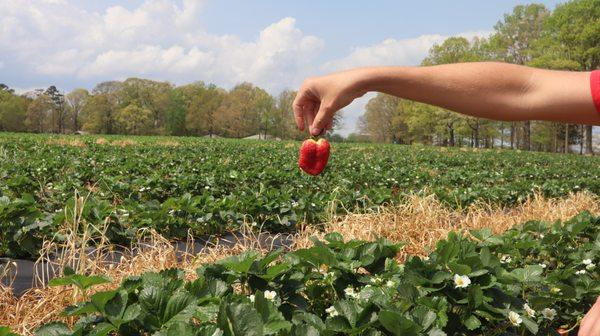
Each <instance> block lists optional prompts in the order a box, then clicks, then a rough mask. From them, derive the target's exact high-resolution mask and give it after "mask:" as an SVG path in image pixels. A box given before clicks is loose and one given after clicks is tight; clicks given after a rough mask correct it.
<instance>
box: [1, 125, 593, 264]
mask: <svg viewBox="0 0 600 336" xmlns="http://www.w3.org/2000/svg"><path fill="white" fill-rule="evenodd" d="M106 138H107V139H108V140H107V142H108V143H109V144H98V143H96V140H97V138H95V137H79V138H77V139H78V140H80V142H81V143H84V144H85V146H83V147H81V146H77V147H76V146H68V145H57V144H56V143H55V142H49V140H51V139H52V137H50V136H46V135H30V134H29V135H23V134H18V135H16V134H2V135H0V152H1V153H4V155H5V157H6V158H7V159H5V160H2V161H0V182H1V183H0V256H9V257H20V258H24V257H35V256H36V254H37V251H38V250H39V247H40V243H41V241H42V240H43V239H44V238H47V237H51V236H53V235H54V233H56V231H57V227H58V226H59V225H60V224H62V223H64V221H65V210H66V212H69V211H70V210H69V207H70V206H71V205H70V204H73V203H74V192H75V191H78V192H79V193H80V195H84V196H86V203H85V205H84V206H85V213H84V216H83V219H84V220H85V221H86V222H88V223H90V224H93V225H94V226H96V227H100V226H102V225H104V224H105V222H106V223H107V224H108V225H109V230H108V232H107V235H108V236H109V238H110V239H111V241H113V242H115V243H127V240H128V239H130V238H131V237H132V235H133V233H134V232H136V231H137V229H139V228H143V227H153V228H155V229H156V230H157V231H158V232H160V233H161V234H163V235H164V236H166V237H170V238H173V239H177V238H185V237H186V236H187V232H188V230H191V232H192V234H194V235H204V234H213V233H217V234H218V233H222V232H224V231H227V230H231V229H233V230H235V229H237V228H239V227H240V225H241V224H242V223H243V222H244V220H246V221H248V222H250V223H251V224H254V225H255V226H256V227H257V228H262V229H263V230H268V231H273V232H282V231H290V230H294V228H295V227H296V226H298V225H300V224H302V223H308V224H313V223H319V222H322V221H324V220H326V218H327V217H326V216H327V208H328V206H329V205H330V204H331V202H333V201H335V203H336V204H338V205H339V206H338V207H337V209H338V210H339V211H346V209H347V210H350V211H355V210H365V209H370V208H373V207H376V206H379V205H381V204H394V203H400V202H402V201H403V200H404V198H405V197H406V196H407V195H409V194H411V193H419V192H426V193H427V194H435V195H436V196H437V197H438V198H439V199H440V200H441V201H443V202H444V203H445V204H447V205H449V206H454V207H461V206H465V205H468V204H471V203H473V202H476V201H487V202H489V203H492V204H498V205H511V204H518V203H519V202H522V201H523V200H525V199H526V198H527V197H529V196H531V195H533V193H534V192H539V193H541V194H542V195H544V196H547V197H560V196H564V195H567V194H569V193H570V192H574V191H582V190H587V191H589V192H592V193H596V194H598V193H600V170H598V166H599V165H600V157H583V156H577V155H556V154H547V153H529V152H528V153H519V152H516V151H500V150H481V151H463V150H461V149H453V148H448V149H446V148H429V147H411V146H400V145H367V144H339V143H336V144H334V145H333V146H332V148H331V156H330V158H329V160H328V163H327V169H325V170H324V171H323V172H322V173H321V174H320V175H319V176H316V177H313V176H309V175H307V174H304V173H303V172H302V171H301V170H300V169H299V168H298V162H296V158H297V157H298V148H299V147H300V143H296V142H264V141H245V140H244V141H242V140H214V139H212V140H210V139H198V138H177V139H176V142H177V143H178V144H179V145H178V146H176V147H170V146H163V145H160V143H161V141H164V140H165V138H161V137H136V138H134V140H135V142H136V144H134V145H129V146H122V147H120V146H116V145H111V144H110V142H111V141H115V140H118V139H119V137H106ZM67 139H68V138H67ZM168 139H171V138H168ZM174 141H175V140H174ZM88 193H89V196H88Z"/></svg>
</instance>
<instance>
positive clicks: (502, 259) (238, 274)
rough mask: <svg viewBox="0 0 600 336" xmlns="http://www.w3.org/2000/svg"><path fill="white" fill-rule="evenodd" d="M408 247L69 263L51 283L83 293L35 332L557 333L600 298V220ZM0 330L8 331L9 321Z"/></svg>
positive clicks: (344, 244)
mask: <svg viewBox="0 0 600 336" xmlns="http://www.w3.org/2000/svg"><path fill="white" fill-rule="evenodd" d="M400 248H401V244H395V243H391V242H390V241H387V240H385V239H380V240H377V241H372V242H367V241H359V240H350V241H344V239H343V237H342V236H341V235H340V234H338V233H330V234H328V235H326V236H325V239H324V241H319V240H316V239H315V240H314V245H313V246H312V247H310V248H306V249H299V250H297V251H294V252H290V253H287V254H282V252H281V251H273V252H270V253H268V254H266V255H261V254H260V253H258V252H254V251H246V252H245V253H242V254H239V255H236V256H233V257H229V258H225V259H222V260H221V261H219V262H217V263H215V264H207V265H204V266H201V267H200V268H198V269H197V270H196V274H195V275H194V276H193V277H192V278H191V279H190V278H189V277H187V279H186V277H185V274H184V272H183V271H182V270H178V269H166V270H163V271H161V272H159V273H154V272H146V273H144V274H141V275H139V276H133V277H129V278H126V279H125V280H123V281H122V283H121V284H120V286H119V287H118V288H117V289H115V290H110V291H99V292H96V293H94V294H90V291H91V290H92V289H93V288H94V287H95V286H97V285H99V284H104V283H107V282H110V281H111V280H110V279H109V278H107V277H104V276H84V275H79V274H75V273H73V271H72V270H70V269H66V270H65V274H64V277H62V278H57V279H54V280H52V281H51V282H50V285H51V286H60V287H64V288H69V287H72V288H78V290H79V291H78V293H80V295H81V298H80V302H79V303H77V304H75V305H71V306H69V307H68V308H66V309H65V310H64V312H63V313H62V315H63V317H71V318H74V321H76V323H74V324H71V326H68V325H67V324H65V323H63V322H58V321H57V322H52V323H48V324H46V325H44V326H42V327H40V328H39V329H38V330H37V331H36V335H39V336H45V335H107V334H114V333H117V334H119V335H150V334H152V335H207V336H208V335H213V336H216V335H231V336H233V335H235V336H238V335H239V336H242V335H297V336H301V335H302V336H304V335H373V336H375V335H403V336H411V335H506V336H509V335H559V334H558V333H557V332H556V330H557V328H559V327H563V328H564V329H567V330H572V331H573V332H574V333H575V332H576V331H577V328H578V324H579V322H580V320H581V317H582V316H583V314H585V312H586V311H587V310H588V309H589V307H590V306H591V305H592V303H593V302H594V300H595V298H596V297H597V296H598V295H600V274H599V272H598V266H597V264H598V262H600V259H598V256H600V217H594V216H592V215H590V214H589V213H585V212H584V213H581V214H580V215H578V216H576V217H574V218H572V219H571V220H569V221H567V222H565V223H559V222H556V223H553V224H552V223H543V222H539V221H530V222H527V223H525V224H523V225H520V226H517V227H515V228H513V229H511V230H509V231H506V232H505V233H503V234H502V235H493V234H492V233H491V230H489V229H483V230H478V231H471V232H470V234H457V233H451V234H450V235H449V236H448V237H447V239H445V240H441V241H439V242H438V243H437V246H436V247H435V250H434V251H433V252H432V253H431V254H429V256H428V257H425V258H421V257H411V258H409V259H408V260H407V261H406V262H405V263H404V264H399V263H397V261H396V260H395V259H394V257H395V256H396V253H397V252H398V250H399V249H400ZM0 335H12V334H10V333H9V330H8V328H4V330H3V329H1V327H0Z"/></svg>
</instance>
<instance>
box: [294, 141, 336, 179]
mask: <svg viewBox="0 0 600 336" xmlns="http://www.w3.org/2000/svg"><path fill="white" fill-rule="evenodd" d="M330 147H331V146H330V145H329V142H328V141H327V140H325V139H319V141H315V140H313V139H306V140H304V142H303V143H302V146H300V157H299V158H298V166H300V169H302V170H304V171H305V172H306V173H308V174H310V175H319V174H321V172H322V171H323V169H325V166H326V165H327V160H328V159H329V148H330Z"/></svg>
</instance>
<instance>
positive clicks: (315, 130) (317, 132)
mask: <svg viewBox="0 0 600 336" xmlns="http://www.w3.org/2000/svg"><path fill="white" fill-rule="evenodd" d="M321 132H323V129H320V128H313V127H311V128H310V134H312V135H315V136H317V135H320V134H321Z"/></svg>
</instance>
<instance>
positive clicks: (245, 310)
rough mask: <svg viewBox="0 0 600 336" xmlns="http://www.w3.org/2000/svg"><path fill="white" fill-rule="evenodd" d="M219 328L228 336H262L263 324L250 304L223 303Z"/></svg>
mask: <svg viewBox="0 0 600 336" xmlns="http://www.w3.org/2000/svg"><path fill="white" fill-rule="evenodd" d="M218 324H219V327H220V328H221V329H222V330H223V331H224V334H225V335H226V336H262V335H263V322H262V320H261V318H260V315H259V314H258V312H257V311H256V309H254V307H252V305H251V304H249V303H235V302H226V301H223V302H222V303H221V307H220V309H219V316H218Z"/></svg>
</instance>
